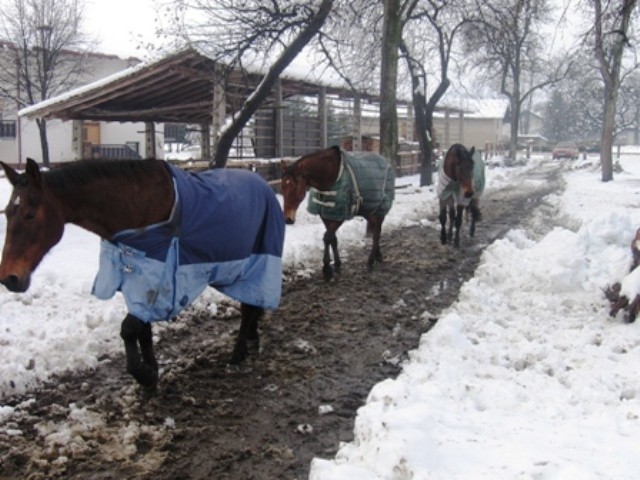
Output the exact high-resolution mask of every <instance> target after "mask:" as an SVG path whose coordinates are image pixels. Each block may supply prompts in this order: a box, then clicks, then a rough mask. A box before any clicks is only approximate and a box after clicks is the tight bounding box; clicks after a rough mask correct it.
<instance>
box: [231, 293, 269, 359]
mask: <svg viewBox="0 0 640 480" xmlns="http://www.w3.org/2000/svg"><path fill="white" fill-rule="evenodd" d="M263 316H264V309H263V308H261V307H256V306H255V305H249V304H247V303H241V304H240V317H241V318H240V329H239V330H238V337H237V338H236V344H235V346H234V347H233V353H232V354H231V360H230V361H229V363H231V365H239V364H240V363H242V362H243V361H244V360H245V359H246V358H247V355H248V354H249V353H250V352H256V353H257V352H259V351H260V336H259V334H258V323H259V322H260V319H261V318H262V317H263Z"/></svg>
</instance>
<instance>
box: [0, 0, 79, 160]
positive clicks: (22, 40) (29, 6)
mask: <svg viewBox="0 0 640 480" xmlns="http://www.w3.org/2000/svg"><path fill="white" fill-rule="evenodd" d="M82 19H83V3H82V2H81V1H80V0H8V1H5V2H4V4H3V8H2V10H1V11H0V36H2V37H4V41H5V42H6V48H5V50H4V51H3V55H2V58H1V59H0V95H2V96H4V97H6V98H10V99H12V100H14V101H15V102H16V105H17V106H18V108H22V107H25V106H28V105H33V104H35V103H38V102H41V101H43V100H46V99H48V98H50V97H52V96H55V95H58V94H60V93H62V92H64V91H66V90H68V89H70V88H71V87H73V86H76V85H77V81H78V78H79V77H80V76H81V75H82V74H83V73H85V71H86V70H85V66H84V65H85V63H86V62H84V60H85V55H86V54H87V52H88V47H89V45H90V44H89V43H88V41H87V38H86V37H85V35H84V34H83V33H82V32H81V24H82ZM36 122H37V125H38V131H39V134H40V144H41V147H42V162H43V164H44V165H45V166H49V163H50V162H49V144H48V140H47V122H46V120H44V119H38V120H36Z"/></svg>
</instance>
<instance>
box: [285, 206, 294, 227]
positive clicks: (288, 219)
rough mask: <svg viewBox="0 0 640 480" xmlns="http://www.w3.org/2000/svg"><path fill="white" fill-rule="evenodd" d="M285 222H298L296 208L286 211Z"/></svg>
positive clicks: (290, 223) (291, 223) (289, 223)
mask: <svg viewBox="0 0 640 480" xmlns="http://www.w3.org/2000/svg"><path fill="white" fill-rule="evenodd" d="M284 223H286V224H287V225H293V224H294V223H296V212H295V210H287V211H286V212H284Z"/></svg>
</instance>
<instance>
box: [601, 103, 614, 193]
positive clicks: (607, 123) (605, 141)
mask: <svg viewBox="0 0 640 480" xmlns="http://www.w3.org/2000/svg"><path fill="white" fill-rule="evenodd" d="M611 93H612V92H609V91H607V92H606V95H605V100H604V118H603V121H602V135H601V137H600V165H601V168H602V181H603V182H609V181H611V180H613V129H614V126H615V113H616V100H615V98H611V96H612V95H611Z"/></svg>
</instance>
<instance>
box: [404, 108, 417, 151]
mask: <svg viewBox="0 0 640 480" xmlns="http://www.w3.org/2000/svg"><path fill="white" fill-rule="evenodd" d="M406 135H407V140H408V141H410V142H413V141H415V140H416V129H415V126H414V121H413V108H412V105H411V104H408V105H407V131H406Z"/></svg>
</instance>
